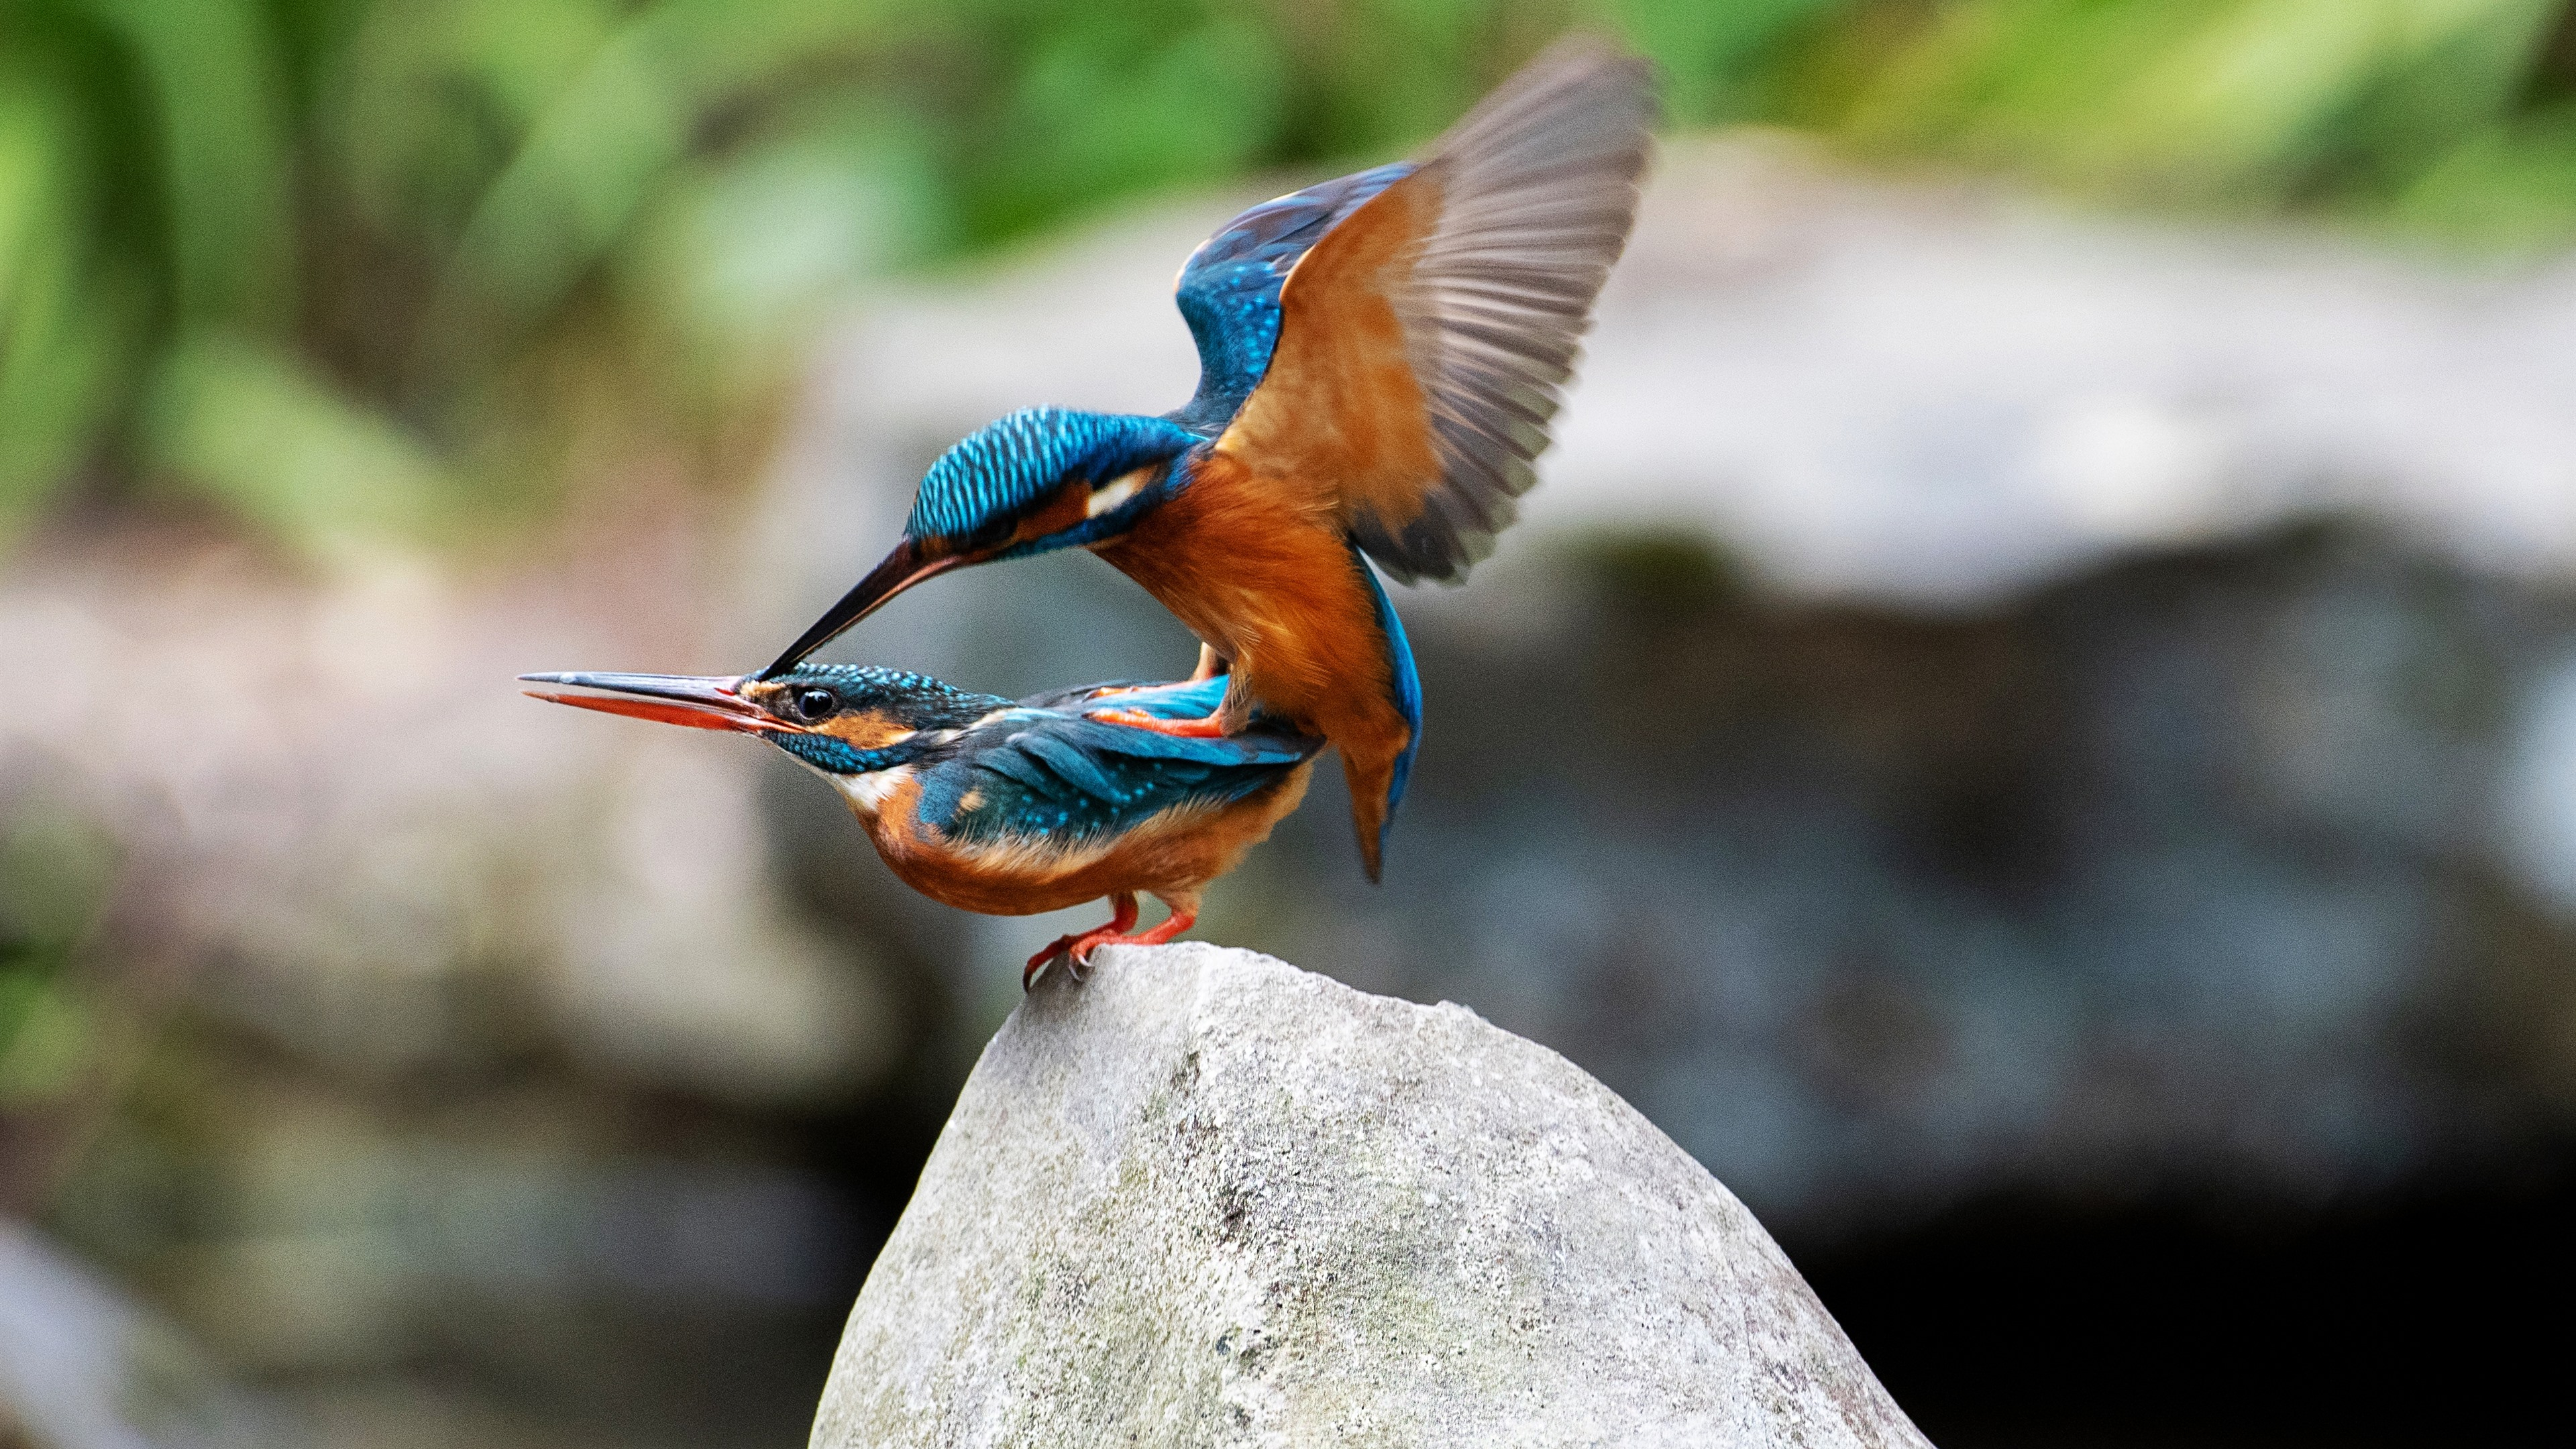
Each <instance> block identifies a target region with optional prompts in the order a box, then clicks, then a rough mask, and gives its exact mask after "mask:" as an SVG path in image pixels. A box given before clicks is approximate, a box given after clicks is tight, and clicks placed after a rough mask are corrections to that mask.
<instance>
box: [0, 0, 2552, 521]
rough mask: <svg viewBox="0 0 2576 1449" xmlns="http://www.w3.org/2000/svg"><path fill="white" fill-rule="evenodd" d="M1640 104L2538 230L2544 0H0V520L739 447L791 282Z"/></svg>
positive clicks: (2391, 218) (335, 509)
mask: <svg viewBox="0 0 2576 1449" xmlns="http://www.w3.org/2000/svg"><path fill="white" fill-rule="evenodd" d="M1582 23H1590V24H1598V25H1607V26H1610V27H1613V28H1616V29H1619V30H1622V31H1624V32H1625V33H1627V34H1628V35H1629V36H1631V37H1632V38H1633V39H1634V41H1635V42H1636V43H1637V44H1639V45H1640V46H1642V47H1643V48H1644V49H1646V50H1647V51H1648V52H1650V53H1651V54H1653V55H1654V56H1655V57H1656V58H1657V59H1658V60H1659V61H1660V62H1661V63H1662V64H1663V65H1664V67H1665V69H1666V73H1667V77H1668V81H1669V84H1670V88H1671V97H1672V103H1673V109H1674V112H1675V119H1676V120H1677V121H1679V122H1681V123H1683V124H1690V125H1704V124H1713V123H1719V122H1727V121H1741V120H1758V121H1771V122H1779V123H1786V124H1791V125H1797V126H1802V127H1806V128H1810V129H1812V130H1815V131H1818V132H1821V133H1823V134H1825V135H1827V136H1829V137H1831V138H1834V139H1835V140H1836V141H1838V142H1839V143H1840V144H1842V145H1844V146H1846V147H1848V148H1850V149H1852V150H1854V151H1856V152H1858V153H1861V154H1864V155H1867V156H1871V157H1876V158H1886V159H1910V158H1925V159H1934V160H1940V161H1945V162H1955V163H1965V164H1969V165H1973V166H1978V167H1994V168H2003V169H2007V170H2012V171H2018V172H2022V173H2026V174H2029V175H2032V176H2035V177H2037V178H2041V179H2043V180H2045V181H2047V182H2049V183H2051V184H2054V185H2058V186H2061V187H2065V188H2069V189H2073V190H2076V191H2079V192H2084V193H2090V194H2092V195H2095V196H2099V197H2103V198H2108V199H2111V200H2114V201H2118V202H2121V203H2124V204H2144V205H2157V206H2180V207H2186V208H2194V209H2213V208H2215V209H2231V210H2261V209H2269V208H2278V207H2285V206H2287V207H2301V208H2310V209H2323V210H2328V211H2332V212H2336V213H2339V214H2342V215H2345V216H2348V217H2350V218H2353V219H2355V220H2356V221H2358V222H2361V223H2363V224H2368V225H2378V226H2387V227H2392V228H2398V229H2402V230H2405V231H2409V232H2413V233H2418V234H2424V235H2431V236H2437V237H2442V238H2446V239H2449V240H2452V241H2457V242H2464V243H2467V244H2469V245H2472V246H2475V247H2483V248H2489V249H2497V248H2501V249H2506V250H2526V251H2527V250H2532V249H2538V248H2545V247H2550V246H2554V245H2558V244H2560V243H2563V242H2564V241H2565V240H2566V239H2567V238H2568V237H2569V236H2570V235H2571V234H2576V103H2571V99H2570V90H2571V80H2576V41H2571V34H2576V30H2571V25H2570V18H2569V6H2568V5H2567V4H2566V3H2564V0H1614V3H1608V4H1583V3H1572V0H1568V3H1547V0H1383V3H1374V4H1362V3H1347V4H1339V5H1317V4H1307V3H1303V0H1296V3H1291V0H1278V3H1271V4H1227V3H1217V0H908V3H891V0H655V3H640V4H639V3H621V0H0V533H5V532H6V531H8V530H11V529H13V528H17V527H23V526H24V525H25V524H26V523H27V522H28V521H29V520H31V519H33V518H36V517H38V516H41V514H42V513H43V512H44V511H45V510H46V509H48V508H49V507H55V506H59V504H60V501H61V500H63V499H65V498H66V497H74V496H80V495H82V494H84V493H86V494H91V495H100V496H111V497H112V496H118V495H129V496H130V495H133V494H136V493H138V492H158V493H169V494H172V495H174V496H181V495H183V496H188V497H193V498H197V499H203V500H211V501H212V502H214V503H216V504H218V505H219V506H220V507H222V508H223V509H224V510H226V511H227V512H228V513H230V514H232V515H234V516H236V517H238V518H240V519H242V520H245V521H248V522H250V523H252V524H254V525H256V526H258V527H261V528H263V529H265V530H267V531H269V532H271V533H273V534H275V535H277V536H279V537H282V538H286V539H289V540H306V541H310V540H317V539H323V538H327V537H330V536H334V535H340V534H348V533H358V534H366V533H374V532H382V531H395V532H399V533H407V534H413V535H423V534H426V535H432V536H435V535H440V534H451V533H454V532H455V531H457V530H459V529H460V528H464V527H467V526H469V525H472V526H482V525H486V524H488V523H489V522H491V521H492V520H495V519H499V520H508V519H512V518H517V517H524V516H526V515H527V514H528V512H529V511H530V510H541V509H542V508H543V507H544V506H545V505H546V502H547V500H549V499H550V498H552V497H554V496H556V494H557V491H558V490H559V489H560V487H561V486H563V482H564V479H565V478H566V477H567V476H569V475H572V474H576V473H578V472H580V471H581V469H582V468H583V467H585V466H587V467H591V468H601V467H614V466H616V465H618V464H620V463H621V462H626V461H631V460H633V459H635V458H638V457H651V458H656V459H660V460H663V461H664V462H666V463H667V462H669V461H670V460H677V461H678V462H679V464H680V470H681V471H682V472H685V473H688V474H691V475H695V476H702V477H708V478H722V477H726V476H734V475H739V474H740V473H742V472H743V471H745V465H746V464H747V463H748V462H749V461H750V460H751V459H752V457H753V456H755V454H756V450H757V447H758V445H759V441H760V439H761V437H762V436H763V432H764V429H763V427H762V421H763V418H764V417H765V415H766V412H767V410H768V408H769V406H770V404H771V403H772V401H773V400H774V398H775V396H776V394H777V391H778V388H777V384H778V382H779V381H780V380H781V379H782V378H783V377H784V376H786V375H787V373H788V372H789V371H790V370H791V369H792V368H793V366H794V365H795V363H796V361H797V360H798V356H799V352H800V344H801V343H802V342H803V340H804V339H805V337H806V335H807V329H809V328H810V326H811V325H812V319H813V318H815V317H816V316H818V315H820V314H821V313H822V312H823V310H824V306H823V304H825V303H827V302H828V301H830V300H831V299H833V298H835V297H838V296H842V295H846V294H847V293H848V292H849V290H850V289H851V288H852V287H854V286H855V285H857V284H859V283H861V282H862V281H864V279H865V278H866V277H868V276H870V275H873V274H878V273H882V272H884V271H887V270H889V269H897V268H905V267H912V266H918V265H921V264H925V263H931V262H935V261H937V260H940V259H943V258H948V257H953V256H957V255H960V254H965V253H970V252H973V251H975V250H977V249H979V248H986V247H990V246H992V245H994V244H996V243H999V242H1003V241H1005V240H1008V239H1010V238H1013V237H1016V236H1020V235H1023V234H1026V233H1029V232H1032V231H1034V230H1037V229H1039V228H1043V227H1045V226H1048V225H1050V224H1052V223H1055V222H1057V221H1060V220H1062V219H1064V218H1066V217H1068V216H1070V215H1073V214H1076V213H1078V212H1080V211H1082V210H1084V209H1085V208H1090V207H1096V206H1099V205H1100V204H1102V203H1104V202H1106V201H1109V200H1111V199H1114V198H1118V197H1121V196H1126V195H1131V194H1134V193H1138V192H1141V191H1146V190H1151V189H1153V188H1158V187H1166V186H1172V185H1176V184H1189V183H1208V182H1214V181H1218V180H1221V179H1224V178H1229V177H1234V176H1239V175H1243V174H1245V173H1249V172H1255V171H1261V170H1265V169H1277V168H1285V167H1299V166H1310V165H1314V164H1316V163H1324V162H1336V161H1342V160H1354V161H1356V160H1362V159H1369V158H1374V157H1376V156H1378V155H1381V154H1384V153H1386V152H1388V151H1390V150H1393V149H1396V148H1401V147H1404V146H1407V145H1410V144H1413V143H1415V142H1418V141H1419V140H1420V139H1422V138H1423V137H1425V136H1427V135H1429V134H1431V133H1432V132H1434V131H1436V130H1437V129H1438V127H1439V126H1440V125H1441V124H1442V123H1443V122H1444V121H1446V120H1447V119H1449V118H1450V117H1452V116H1454V115H1455V114H1456V113H1457V112H1458V110H1459V109H1460V108H1462V107H1463V106H1464V105H1466V104H1467V103H1468V102H1469V101H1471V100H1472V99H1473V98H1474V96H1475V95H1476V94H1477V93H1478V92H1479V91H1480V90H1482V89H1483V88H1484V87H1485V86H1486V85H1488V84H1490V83H1491V82H1492V81H1493V80H1495V79H1497V78H1498V77H1499V76H1501V75H1502V74H1503V73H1505V72H1506V71H1508V70H1509V69H1510V68H1511V67H1512V66H1513V65H1514V64H1516V63H1518V62H1519V61H1520V60H1522V59H1524V58H1525V57H1526V56H1527V55H1528V54H1530V53H1531V52H1532V51H1534V50H1536V49H1537V48H1538V47H1539V46H1540V45H1542V44H1544V43H1545V41H1546V40H1547V39H1548V38H1549V37H1550V36H1552V35H1554V34H1555V33H1557V32H1558V31H1560V30H1562V29H1564V28H1565V27H1567V26H1568V25H1571V24H1582Z"/></svg>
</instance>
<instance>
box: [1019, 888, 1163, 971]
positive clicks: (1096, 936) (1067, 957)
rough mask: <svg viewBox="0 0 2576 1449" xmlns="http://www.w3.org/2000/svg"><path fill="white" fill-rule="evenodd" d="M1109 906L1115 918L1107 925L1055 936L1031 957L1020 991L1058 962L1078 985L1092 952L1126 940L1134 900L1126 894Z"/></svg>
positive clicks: (1133, 918) (1133, 919)
mask: <svg viewBox="0 0 2576 1449" xmlns="http://www.w3.org/2000/svg"><path fill="white" fill-rule="evenodd" d="M1109 906H1110V909H1111V911H1112V912H1113V913H1114V914H1112V915H1111V917H1110V919H1109V924H1108V925H1105V926H1094V927H1092V928H1091V929H1090V930H1088V931H1084V932H1082V933H1081V934H1079V935H1073V936H1058V937H1056V938H1055V939H1054V940H1053V941H1050V942H1048V943H1047V945H1046V947H1045V949H1043V950H1041V951H1039V952H1038V953H1037V954H1036V955H1034V956H1031V957H1030V958H1029V964H1028V965H1027V966H1026V967H1024V968H1022V969H1021V971H1020V989H1021V990H1022V991H1027V990H1029V989H1030V988H1031V987H1034V986H1036V985H1037V984H1038V978H1039V977H1040V976H1043V975H1045V974H1046V969H1047V967H1049V966H1051V965H1053V964H1054V963H1055V962H1056V961H1058V960H1059V959H1060V960H1062V961H1063V962H1064V963H1065V965H1066V967H1067V969H1069V970H1071V971H1072V972H1073V979H1074V980H1075V981H1076V982H1079V981H1081V980H1082V976H1083V968H1084V967H1085V966H1087V965H1089V964H1090V961H1091V953H1092V952H1093V951H1096V950H1098V949H1099V948H1101V947H1103V946H1107V945H1110V944H1113V943H1117V942H1123V941H1125V940H1127V939H1128V937H1127V934H1126V933H1127V932H1128V931H1129V930H1130V929H1132V928H1133V927H1134V926H1135V924H1136V898H1135V897H1134V896H1133V895H1129V894H1125V893H1121V894H1119V895H1114V896H1111V897H1110V898H1109ZM1166 924H1168V922H1167V923H1166Z"/></svg>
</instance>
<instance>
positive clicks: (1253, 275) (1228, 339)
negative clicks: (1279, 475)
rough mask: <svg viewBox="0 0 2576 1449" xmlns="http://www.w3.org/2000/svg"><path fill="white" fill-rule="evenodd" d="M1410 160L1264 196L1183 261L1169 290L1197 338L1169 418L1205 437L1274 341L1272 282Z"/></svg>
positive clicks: (1256, 375) (1227, 416)
mask: <svg viewBox="0 0 2576 1449" xmlns="http://www.w3.org/2000/svg"><path fill="white" fill-rule="evenodd" d="M1412 170H1413V163H1412V162H1409V161H1399V162H1397V163H1395V164H1394V165H1392V166H1380V167H1377V168H1376V169H1374V170H1370V171H1362V172H1360V173H1359V174H1358V175H1356V176H1343V177H1339V178H1337V179H1335V180H1331V181H1327V182H1324V183H1323V184H1322V185H1319V186H1309V187H1307V188H1306V189H1305V190H1303V191H1296V192H1291V193H1289V194H1288V195H1286V196H1282V197H1277V198H1275V199H1273V200H1270V201H1265V202H1263V203H1261V204H1260V205H1259V206H1256V207H1253V208H1252V209H1251V210H1249V211H1246V212H1245V213H1243V214H1242V215H1241V216H1238V217H1236V218H1235V219H1234V220H1232V221H1229V222H1227V223H1226V224H1225V226H1224V227H1223V228H1222V229H1221V230H1219V231H1218V232H1217V234H1216V235H1214V236H1212V237H1209V238H1208V239H1207V240H1206V241H1204V242H1201V243H1200V244H1199V249H1198V250H1197V251H1194V252H1192V253H1190V259H1189V260H1188V261H1186V262H1183V263H1182V264H1181V275H1180V280H1179V281H1178V282H1176V283H1175V284H1174V285H1173V289H1172V297H1173V300H1174V301H1176V302H1178V303H1179V304H1180V308H1181V319H1182V320H1183V321H1185V322H1187V323H1189V324H1190V336H1191V338H1192V339H1193V340H1195V341H1196V342H1197V343H1198V345H1199V390H1198V394H1197V396H1195V397H1192V398H1191V399H1190V403H1189V406H1187V407H1185V408H1182V409H1181V410H1180V411H1179V412H1176V413H1174V414H1172V420H1173V421H1174V422H1177V423H1179V424H1181V425H1182V426H1183V427H1186V428H1190V429H1192V430H1194V431H1196V432H1198V433H1200V434H1202V435H1204V436H1209V437H1213V436H1215V435H1216V433H1217V431H1218V430H1219V429H1221V428H1223V427H1224V426H1225V425H1226V424H1227V423H1228V422H1229V421H1231V420H1232V419H1233V417H1234V415H1235V412H1236V410H1237V409H1239V408H1241V407H1242V406H1243V400H1244V399H1245V398H1246V397H1249V396H1251V394H1252V389H1253V387H1254V386H1255V385H1256V384H1258V383H1259V382H1260V381H1261V374H1262V371H1263V369H1265V368H1267V367H1269V366H1270V349H1271V348H1272V346H1274V345H1275V344H1276V343H1277V342H1278V341H1279V284H1280V283H1282V282H1285V281H1286V280H1288V272H1289V269H1290V268H1292V267H1294V266H1296V265H1297V259H1298V258H1299V257H1302V256H1304V255H1305V254H1306V249H1307V248H1308V247H1311V246H1313V245H1314V244H1315V243H1316V242H1317V241H1318V240H1320V239H1321V238H1322V237H1323V236H1324V234H1325V233H1327V232H1329V231H1331V230H1332V229H1333V227H1334V226H1335V225H1336V224H1338V223H1339V222H1340V221H1341V220H1342V218H1344V217H1346V216H1349V215H1350V214H1351V213H1352V212H1354V211H1357V210H1359V208H1360V207H1361V206H1362V205H1363V204H1365V203H1366V202H1367V201H1368V200H1369V199H1370V198H1371V197H1373V196H1376V195H1377V194H1378V193H1379V192H1381V191H1384V190H1385V189H1386V188H1387V186H1388V185H1389V184H1390V183H1392V182H1394V181H1396V180H1398V179H1399V178H1401V177H1403V176H1404V175H1406V174H1407V173H1409V172H1410V171H1412Z"/></svg>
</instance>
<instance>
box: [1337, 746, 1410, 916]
mask: <svg viewBox="0 0 2576 1449" xmlns="http://www.w3.org/2000/svg"><path fill="white" fill-rule="evenodd" d="M1394 775H1395V770H1394V767H1393V764H1392V762H1391V761H1389V760H1385V759H1376V760H1366V759H1361V758H1359V757H1357V756H1355V755H1353V754H1352V753H1351V752H1350V751H1349V750H1348V749H1344V750H1343V751H1342V778H1343V780H1345V781H1347V782H1348V783H1349V785H1350V787H1351V827H1352V829H1353V830H1354V831H1356V832H1357V833H1358V835H1359V841H1360V869H1362V870H1364V871H1367V872H1368V878H1369V884H1370V885H1376V884H1377V883H1378V875H1379V873H1380V872H1381V871H1382V870H1383V869H1384V868H1385V865H1386V834H1387V831H1388V829H1389V828H1390V827H1392V826H1393V825H1394V824H1395V801H1396V794H1397V792H1396V791H1394V790H1392V789H1390V788H1388V787H1389V786H1390V785H1391V784H1392V783H1393V779H1394Z"/></svg>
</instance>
